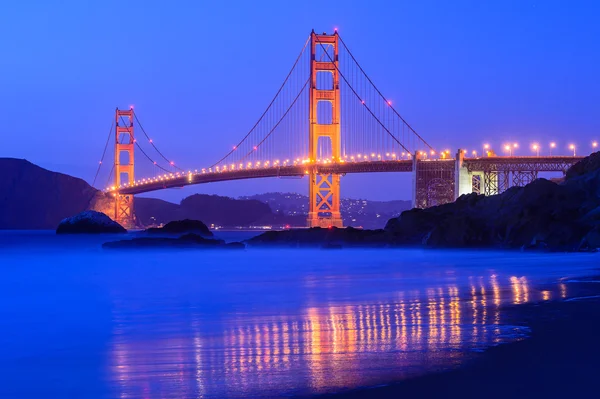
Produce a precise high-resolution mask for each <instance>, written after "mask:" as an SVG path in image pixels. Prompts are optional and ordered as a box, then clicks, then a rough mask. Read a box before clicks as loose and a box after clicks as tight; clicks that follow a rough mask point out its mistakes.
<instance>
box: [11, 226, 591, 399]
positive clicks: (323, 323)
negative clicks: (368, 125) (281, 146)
mask: <svg viewBox="0 0 600 399" xmlns="http://www.w3.org/2000/svg"><path fill="white" fill-rule="evenodd" d="M238 236H239V234H238ZM115 238H116V237H115ZM106 239H107V238H106V237H82V236H77V237H66V236H55V235H53V234H49V233H44V234H41V233H35V234H33V235H32V234H30V233H19V234H14V233H12V232H0V273H2V278H0V346H1V347H2V351H0V398H11V399H46V398H52V399H55V398H66V397H78V398H86V399H104V398H111V399H112V398H115V397H117V398H148V399H155V398H227V397H236V398H237V397H280V396H285V395H294V394H311V393H320V392H331V391H339V390H342V389H347V388H353V387H357V386H365V385H377V384H381V383H387V382H391V381H397V380H399V379H402V378H406V377H408V376H414V375H418V374H423V373H428V372H432V371H436V370H444V369H447V368H449V367H455V366H457V365H460V364H461V363H462V362H463V361H464V360H465V359H466V358H469V357H470V356H472V355H473V354H474V353H475V352H478V351H481V350H483V349H485V348H487V347H489V346H490V345H496V344H499V343H502V342H507V341H511V340H514V339H519V338H520V337H522V336H523V335H524V334H527V329H524V328H521V327H514V326H511V325H510V323H513V322H514V321H512V318H511V319H509V318H508V317H506V312H505V311H504V310H503V308H504V306H505V305H507V304H509V305H515V306H519V305H521V304H524V303H531V302H536V301H542V300H554V299H561V298H566V297H568V295H569V292H568V287H567V285H566V284H562V283H561V282H560V278H562V277H567V276H582V275H586V274H588V275H589V274H591V273H595V271H594V272H590V269H592V268H596V267H597V264H598V262H597V256H596V255H594V254H591V255H590V254H527V253H525V254H524V253H518V252H485V251H422V250H415V249H406V250H405V249H402V250H341V251H322V250H308V249H307V250H304V249H302V250H299V249H286V250H262V249H260V250H259V249H249V250H247V251H207V252H204V251H185V250H182V251H175V250H173V251H170V250H156V251H124V252H120V251H103V250H102V249H101V247H100V244H101V243H102V242H103V241H104V240H106Z"/></svg>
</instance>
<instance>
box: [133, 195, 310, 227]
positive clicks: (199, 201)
mask: <svg viewBox="0 0 600 399" xmlns="http://www.w3.org/2000/svg"><path fill="white" fill-rule="evenodd" d="M135 209H136V211H135V212H136V215H137V217H138V221H139V222H140V223H141V224H143V225H146V226H148V225H156V224H164V223H168V222H170V221H172V220H179V219H196V220H202V221H203V222H204V223H206V224H207V225H211V224H214V225H215V226H223V227H237V226H244V227H246V226H263V225H275V226H285V225H293V226H301V225H304V223H305V220H304V218H294V217H285V216H283V215H277V214H275V213H273V211H272V210H271V208H270V207H269V205H267V204H265V203H264V202H261V201H258V200H252V199H249V200H246V199H234V198H229V197H221V196H218V195H206V194H194V195H191V196H189V197H186V198H184V199H183V200H182V201H181V203H180V204H179V205H178V204H174V203H171V202H167V201H163V200H159V199H154V198H137V199H136V203H135Z"/></svg>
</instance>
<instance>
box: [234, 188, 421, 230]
mask: <svg viewBox="0 0 600 399" xmlns="http://www.w3.org/2000/svg"><path fill="white" fill-rule="evenodd" d="M240 199H254V200H258V201H261V202H264V203H266V204H269V206H270V207H271V209H272V210H273V212H275V214H278V215H283V216H294V217H299V218H306V216H307V214H308V210H307V209H308V197H307V196H306V195H301V194H297V193H265V194H258V195H252V196H247V197H240ZM340 207H341V212H342V219H343V220H344V225H346V226H355V227H364V228H370V229H375V228H383V227H384V226H385V223H386V222H387V221H388V219H390V218H393V217H397V216H399V215H400V213H401V212H402V211H405V210H407V209H411V208H412V206H411V202H410V201H403V200H396V201H370V200H366V199H351V198H342V200H341V203H340Z"/></svg>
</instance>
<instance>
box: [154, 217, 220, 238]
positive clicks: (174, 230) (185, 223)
mask: <svg viewBox="0 0 600 399" xmlns="http://www.w3.org/2000/svg"><path fill="white" fill-rule="evenodd" d="M146 232H147V233H162V234H177V235H179V234H189V233H193V234H196V235H199V236H202V237H212V236H213V233H212V232H211V231H210V230H209V229H208V227H206V225H205V224H204V223H202V222H201V221H199V220H192V219H184V220H176V221H173V222H169V223H167V224H165V225H164V226H163V227H158V228H150V229H148V230H146Z"/></svg>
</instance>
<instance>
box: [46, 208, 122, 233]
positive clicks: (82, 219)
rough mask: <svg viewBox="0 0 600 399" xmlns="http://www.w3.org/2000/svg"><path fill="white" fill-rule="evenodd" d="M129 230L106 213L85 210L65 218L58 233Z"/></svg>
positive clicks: (57, 229)
mask: <svg viewBox="0 0 600 399" xmlns="http://www.w3.org/2000/svg"><path fill="white" fill-rule="evenodd" d="M126 232H127V230H125V229H124V228H123V226H121V225H120V224H119V223H117V222H115V221H114V220H112V219H111V218H109V217H108V216H106V215H105V214H104V213H101V212H96V211H83V212H81V213H79V214H77V215H75V216H72V217H69V218H66V219H63V220H62V221H61V222H60V224H59V225H58V227H57V228H56V234H99V233H126Z"/></svg>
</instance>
